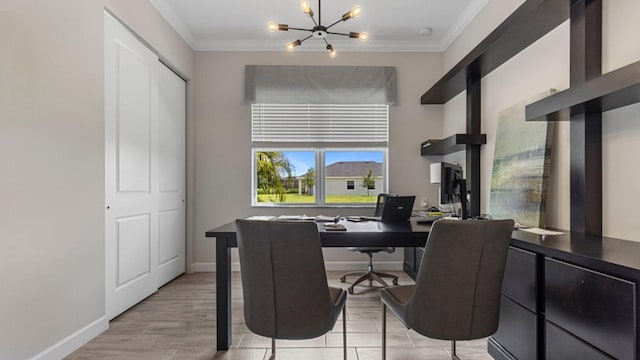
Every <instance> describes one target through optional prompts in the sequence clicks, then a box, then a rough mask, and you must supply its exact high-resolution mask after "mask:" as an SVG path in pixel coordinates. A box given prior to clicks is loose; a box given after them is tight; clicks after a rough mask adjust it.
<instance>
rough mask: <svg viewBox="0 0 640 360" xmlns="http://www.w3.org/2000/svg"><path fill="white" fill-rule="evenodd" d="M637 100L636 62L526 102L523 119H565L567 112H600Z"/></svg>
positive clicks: (638, 75) (639, 78) (639, 87)
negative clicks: (528, 102)
mask: <svg viewBox="0 0 640 360" xmlns="http://www.w3.org/2000/svg"><path fill="white" fill-rule="evenodd" d="M637 102H640V62H636V63H633V64H631V65H627V66H625V67H623V68H620V69H617V70H614V71H611V72H609V73H606V74H604V75H602V76H599V77H597V78H595V79H592V80H589V81H587V82H585V83H584V84H581V85H575V86H572V87H571V88H569V89H567V90H564V91H561V92H559V93H556V94H554V95H551V96H549V97H547V98H544V99H542V100H539V101H536V102H534V103H531V104H529V105H527V106H526V110H525V111H526V120H527V121H560V120H569V119H570V118H571V117H570V115H574V114H582V113H585V112H590V111H597V112H600V111H603V112H604V111H609V110H613V109H617V108H619V107H623V106H627V105H631V104H633V103H637Z"/></svg>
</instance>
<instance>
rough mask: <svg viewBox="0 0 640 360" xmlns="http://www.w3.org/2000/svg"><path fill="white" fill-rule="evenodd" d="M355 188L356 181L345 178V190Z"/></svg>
mask: <svg viewBox="0 0 640 360" xmlns="http://www.w3.org/2000/svg"><path fill="white" fill-rule="evenodd" d="M355 189H356V181H355V180H347V190H355Z"/></svg>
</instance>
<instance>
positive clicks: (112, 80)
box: [105, 14, 159, 319]
mask: <svg viewBox="0 0 640 360" xmlns="http://www.w3.org/2000/svg"><path fill="white" fill-rule="evenodd" d="M158 65H159V62H158V59H157V57H156V56H155V54H153V53H152V52H151V51H150V50H149V49H148V48H146V47H145V46H144V45H143V44H142V43H140V42H139V41H138V40H137V39H136V38H135V37H134V36H133V35H132V34H131V33H129V31H127V30H126V29H125V28H124V27H123V26H122V25H121V24H120V23H118V22H117V21H116V20H115V19H113V18H112V17H111V16H110V15H108V14H105V132H106V133H105V141H106V144H105V161H106V169H105V176H106V184H105V187H106V196H105V198H106V206H107V210H106V224H105V227H106V228H105V232H106V259H105V260H106V311H107V316H108V317H109V319H112V318H114V317H115V316H117V315H118V314H120V313H122V312H123V311H125V310H126V309H128V308H129V307H131V306H133V305H135V304H136V303H137V302H139V301H140V300H142V299H144V298H145V297H147V296H149V295H150V294H152V293H153V292H155V291H156V290H157V285H158V280H157V261H156V259H157V258H158V229H159V222H158V211H157V208H158V204H157V201H158V200H157V195H156V194H157V192H158V187H159V184H158V183H159V181H158V178H159V177H158V151H157V143H158V141H157V140H158V139H157V133H158V130H157V124H158V121H157V116H158V114H157V108H158V105H157V100H158V84H157V69H158Z"/></svg>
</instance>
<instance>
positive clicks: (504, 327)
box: [492, 296, 538, 360]
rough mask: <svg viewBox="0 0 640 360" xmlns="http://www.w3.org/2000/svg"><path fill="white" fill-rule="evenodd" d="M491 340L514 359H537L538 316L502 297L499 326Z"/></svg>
mask: <svg viewBox="0 0 640 360" xmlns="http://www.w3.org/2000/svg"><path fill="white" fill-rule="evenodd" d="M492 338H493V340H494V341H496V342H498V343H499V344H500V345H501V346H502V347H503V348H504V349H505V350H507V351H508V352H509V353H510V354H511V355H512V356H513V357H514V358H516V359H519V360H528V359H531V360H536V359H537V358H538V316H537V315H536V314H534V313H533V312H531V311H529V310H528V309H527V308H525V307H522V306H520V305H518V304H517V303H515V302H513V301H512V300H510V299H509V298H507V297H505V296H502V298H501V300H500V324H499V325H498V331H497V332H496V333H495V334H493V336H492Z"/></svg>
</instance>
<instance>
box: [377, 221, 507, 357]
mask: <svg viewBox="0 0 640 360" xmlns="http://www.w3.org/2000/svg"><path fill="white" fill-rule="evenodd" d="M512 231H513V221H512V220H486V221H484V220H438V221H436V222H434V224H433V226H432V228H431V232H430V233H429V238H428V240H427V244H426V246H425V252H424V256H423V258H422V264H421V265H420V268H419V270H418V274H417V277H416V283H415V285H408V286H398V287H393V288H388V289H383V290H382V291H381V292H380V298H381V299H382V302H383V305H382V359H385V358H386V309H387V307H389V309H391V311H393V313H395V314H396V316H397V317H398V318H399V319H400V321H401V322H402V323H403V324H404V325H405V326H406V327H407V328H409V329H413V330H415V331H416V332H417V333H419V334H422V335H424V336H427V337H430V338H434V339H441V340H451V358H452V359H458V357H457V355H456V348H455V345H456V343H455V342H456V340H472V339H480V338H483V337H487V336H489V335H491V334H493V333H495V332H496V330H497V329H498V319H499V310H500V290H501V288H502V278H503V275H504V268H505V263H506V259H507V251H508V247H509V242H510V240H511V233H512Z"/></svg>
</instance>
